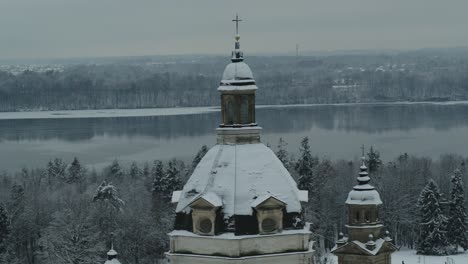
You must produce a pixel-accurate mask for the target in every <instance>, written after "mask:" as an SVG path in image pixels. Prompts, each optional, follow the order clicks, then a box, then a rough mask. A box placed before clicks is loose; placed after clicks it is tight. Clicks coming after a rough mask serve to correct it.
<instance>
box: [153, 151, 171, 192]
mask: <svg viewBox="0 0 468 264" xmlns="http://www.w3.org/2000/svg"><path fill="white" fill-rule="evenodd" d="M151 177H152V178H153V188H152V191H153V194H154V195H156V196H158V195H163V196H164V193H165V192H166V189H167V186H166V183H165V182H164V181H165V178H166V177H165V175H164V166H163V163H162V162H161V161H160V160H155V161H154V162H153V167H152V168H151Z"/></svg>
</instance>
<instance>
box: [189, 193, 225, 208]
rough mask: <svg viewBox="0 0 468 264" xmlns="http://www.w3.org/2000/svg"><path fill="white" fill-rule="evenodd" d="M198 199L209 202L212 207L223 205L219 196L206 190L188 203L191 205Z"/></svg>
mask: <svg viewBox="0 0 468 264" xmlns="http://www.w3.org/2000/svg"><path fill="white" fill-rule="evenodd" d="M199 199H203V200H205V201H207V202H209V203H210V204H211V205H213V207H221V206H223V200H222V199H221V198H219V196H218V195H217V194H216V193H214V192H208V193H204V194H202V195H199V196H198V197H196V198H195V199H193V200H192V202H190V204H189V205H192V204H193V203H194V202H196V201H197V200H199Z"/></svg>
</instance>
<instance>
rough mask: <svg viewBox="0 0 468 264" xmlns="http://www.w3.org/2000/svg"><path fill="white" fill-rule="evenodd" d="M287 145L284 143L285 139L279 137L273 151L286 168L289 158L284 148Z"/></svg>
mask: <svg viewBox="0 0 468 264" xmlns="http://www.w3.org/2000/svg"><path fill="white" fill-rule="evenodd" d="M287 145H288V143H286V141H284V139H283V138H282V137H280V138H279V141H278V150H277V151H276V153H275V154H276V156H277V157H278V159H279V160H280V161H281V162H282V163H283V165H284V166H285V167H286V168H288V167H289V160H288V157H289V154H288V151H287V150H286V146H287Z"/></svg>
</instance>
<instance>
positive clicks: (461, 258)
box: [327, 248, 468, 264]
mask: <svg viewBox="0 0 468 264" xmlns="http://www.w3.org/2000/svg"><path fill="white" fill-rule="evenodd" d="M328 259H329V261H328V262H327V263H330V264H337V263H338V259H337V257H336V256H333V255H329V256H328ZM403 263H404V264H416V263H421V264H466V263H468V252H460V254H458V255H450V256H423V255H416V250H413V249H408V248H402V249H400V251H397V252H395V253H393V254H392V264H403Z"/></svg>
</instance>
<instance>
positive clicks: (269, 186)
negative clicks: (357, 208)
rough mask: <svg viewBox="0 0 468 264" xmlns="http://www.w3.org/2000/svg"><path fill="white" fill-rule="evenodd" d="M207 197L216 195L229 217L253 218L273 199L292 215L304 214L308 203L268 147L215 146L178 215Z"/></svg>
mask: <svg viewBox="0 0 468 264" xmlns="http://www.w3.org/2000/svg"><path fill="white" fill-rule="evenodd" d="M205 194H210V195H211V196H213V194H216V195H217V196H218V197H219V198H220V199H221V201H222V206H221V207H222V211H223V213H224V215H225V216H227V217H230V216H233V215H249V216H250V215H252V214H253V207H255V206H254V205H255V202H256V200H257V199H261V197H265V196H271V197H274V198H276V199H278V200H281V201H282V202H284V203H285V204H286V211H287V212H288V213H299V212H301V201H304V199H307V195H304V193H302V191H299V189H298V188H297V186H296V182H295V181H294V180H293V178H292V177H291V175H290V174H289V172H288V170H287V169H286V168H285V167H284V165H283V164H282V163H281V161H280V160H279V159H278V158H277V157H276V155H275V154H274V153H273V151H272V150H271V149H269V148H268V147H266V146H265V145H264V144H260V143H259V144H243V145H215V146H214V147H213V148H211V149H210V150H209V151H208V153H206V155H205V156H204V157H203V159H202V160H201V161H200V163H199V164H198V166H197V167H196V168H195V171H194V172H193V174H192V176H191V177H190V179H189V180H188V182H187V184H186V185H185V186H184V189H183V190H182V192H181V193H180V197H179V199H178V204H177V209H176V211H177V213H181V212H185V213H189V212H190V210H191V209H190V204H191V203H192V202H193V201H195V200H196V199H198V198H200V197H201V196H203V195H205Z"/></svg>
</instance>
